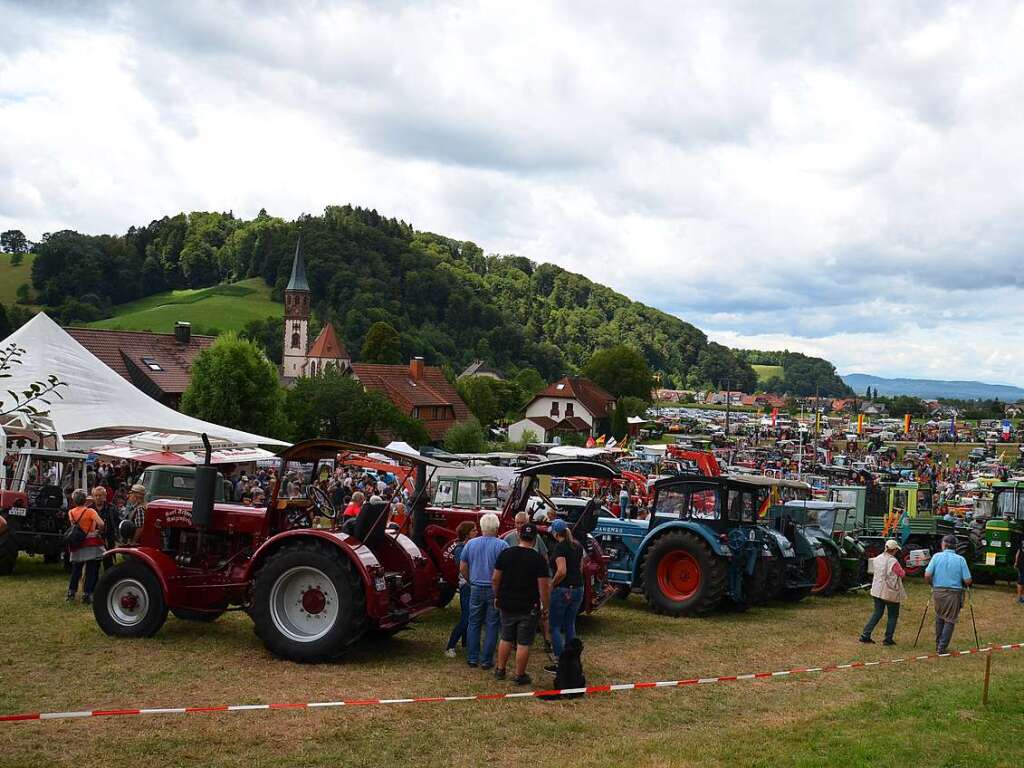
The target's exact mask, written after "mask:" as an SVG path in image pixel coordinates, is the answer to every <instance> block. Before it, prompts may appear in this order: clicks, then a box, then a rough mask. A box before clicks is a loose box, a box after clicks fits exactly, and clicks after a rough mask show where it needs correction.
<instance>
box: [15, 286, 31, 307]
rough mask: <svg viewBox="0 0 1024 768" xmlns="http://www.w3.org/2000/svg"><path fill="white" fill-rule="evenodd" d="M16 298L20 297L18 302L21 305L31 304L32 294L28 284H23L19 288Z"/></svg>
mask: <svg viewBox="0 0 1024 768" xmlns="http://www.w3.org/2000/svg"><path fill="white" fill-rule="evenodd" d="M15 296H17V297H18V299H17V301H18V303H19V304H31V303H32V294H31V293H30V292H29V287H28V283H22V284H21V285H19V286H18V290H17V291H15Z"/></svg>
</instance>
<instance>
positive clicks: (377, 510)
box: [349, 501, 388, 545]
mask: <svg viewBox="0 0 1024 768" xmlns="http://www.w3.org/2000/svg"><path fill="white" fill-rule="evenodd" d="M387 519H388V505H387V504H386V503H385V502H382V501H381V502H376V503H373V502H369V501H368V502H365V503H364V504H363V506H362V507H360V508H359V514H358V515H357V516H356V519H355V522H353V523H352V525H351V530H350V531H349V533H351V534H352V535H353V536H355V537H356V538H357V539H359V541H361V542H363V543H364V544H371V545H372V544H373V540H375V539H377V538H378V537H380V536H383V535H384V533H385V530H386V523H387Z"/></svg>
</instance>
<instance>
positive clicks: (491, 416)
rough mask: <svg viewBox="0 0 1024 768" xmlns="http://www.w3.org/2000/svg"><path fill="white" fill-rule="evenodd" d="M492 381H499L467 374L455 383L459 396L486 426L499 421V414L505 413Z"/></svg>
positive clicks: (494, 382)
mask: <svg viewBox="0 0 1024 768" xmlns="http://www.w3.org/2000/svg"><path fill="white" fill-rule="evenodd" d="M492 382H493V384H497V383H498V382H496V381H494V379H491V378H488V377H486V376H467V377H466V378H464V379H460V380H458V381H457V382H456V384H455V388H456V390H458V393H459V397H461V398H462V399H463V401H464V402H465V403H466V406H467V407H468V408H469V410H470V411H472V412H473V415H474V416H476V418H477V421H479V422H480V423H481V424H483V425H485V426H490V425H491V424H493V423H494V422H495V421H497V419H498V417H499V416H501V415H503V414H502V413H501V409H500V406H499V404H498V398H497V396H496V394H495V387H494V386H493V384H492Z"/></svg>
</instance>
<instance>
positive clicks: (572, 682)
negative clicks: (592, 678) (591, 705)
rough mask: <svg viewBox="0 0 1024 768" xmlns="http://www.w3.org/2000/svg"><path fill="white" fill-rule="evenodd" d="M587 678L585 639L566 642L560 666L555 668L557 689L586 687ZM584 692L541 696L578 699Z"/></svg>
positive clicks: (575, 638)
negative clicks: (584, 670) (584, 660)
mask: <svg viewBox="0 0 1024 768" xmlns="http://www.w3.org/2000/svg"><path fill="white" fill-rule="evenodd" d="M586 686H587V678H586V676H585V675H584V674H583V641H582V640H580V639H579V638H578V637H574V638H573V639H572V640H570V641H569V642H567V643H566V644H565V648H563V649H562V655H561V656H559V657H558V668H557V669H556V670H555V684H554V685H553V686H552V688H553V689H555V690H564V689H566V688H585V687H586ZM582 696H583V694H582V693H560V694H556V695H553V696H541V697H540V698H542V699H546V700H548V701H554V700H555V699H578V698H580V697H582Z"/></svg>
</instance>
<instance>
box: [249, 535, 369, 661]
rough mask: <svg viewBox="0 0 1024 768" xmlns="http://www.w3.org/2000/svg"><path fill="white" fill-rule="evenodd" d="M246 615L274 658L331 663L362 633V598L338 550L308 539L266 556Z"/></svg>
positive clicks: (358, 584)
mask: <svg viewBox="0 0 1024 768" xmlns="http://www.w3.org/2000/svg"><path fill="white" fill-rule="evenodd" d="M250 615H251V616H252V619H253V621H254V622H255V624H256V634H257V635H258V636H259V637H260V639H261V640H263V644H264V645H265V646H266V647H267V650H268V651H270V652H271V653H272V654H274V655H275V656H280V657H281V658H284V659H289V660H291V661H300V662H316V661H326V660H328V659H333V658H336V657H338V656H340V655H341V654H342V653H344V651H345V648H346V647H347V646H348V645H349V644H351V643H353V642H355V641H356V640H358V639H359V638H360V637H361V636H362V635H363V633H364V632H365V631H366V594H365V593H364V591H363V584H362V581H361V580H360V578H359V576H358V575H357V574H356V572H355V570H354V568H353V567H352V564H351V563H350V562H349V560H348V558H346V557H345V556H344V555H343V554H342V553H341V552H337V551H331V550H329V549H327V548H326V547H324V546H322V545H320V544H317V543H316V542H312V541H299V542H296V543H294V544H289V545H286V546H284V547H282V548H281V549H279V550H278V551H277V552H275V553H274V554H272V555H270V556H269V557H268V558H267V560H266V562H264V564H263V565H262V566H261V567H260V569H259V571H258V572H257V574H256V579H255V584H254V586H253V596H252V607H251V608H250Z"/></svg>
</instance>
